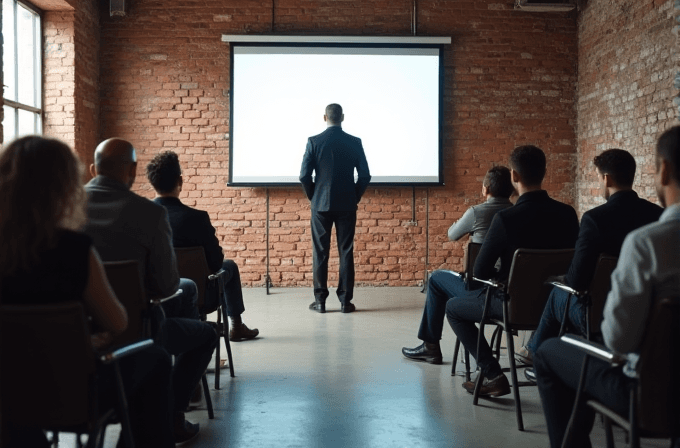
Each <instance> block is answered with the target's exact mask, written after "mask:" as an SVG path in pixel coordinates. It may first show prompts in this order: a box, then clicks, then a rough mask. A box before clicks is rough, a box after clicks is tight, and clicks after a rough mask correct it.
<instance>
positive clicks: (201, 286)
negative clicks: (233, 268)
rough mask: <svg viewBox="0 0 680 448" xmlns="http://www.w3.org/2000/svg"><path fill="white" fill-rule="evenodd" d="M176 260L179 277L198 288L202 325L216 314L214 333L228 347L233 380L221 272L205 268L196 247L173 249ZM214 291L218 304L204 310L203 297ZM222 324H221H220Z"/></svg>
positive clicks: (217, 379) (201, 252)
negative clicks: (215, 331)
mask: <svg viewBox="0 0 680 448" xmlns="http://www.w3.org/2000/svg"><path fill="white" fill-rule="evenodd" d="M175 257H176V258H177V267H178V269H179V275H180V276H181V277H183V278H189V279H191V280H193V281H194V282H195V283H196V286H197V287H198V310H199V312H200V314H201V319H202V320H203V321H205V320H207V315H208V314H210V313H214V312H216V311H217V333H218V335H219V336H220V337H221V338H223V339H224V345H225V346H226V347H227V358H228V361H229V374H230V375H231V377H232V378H233V377H234V360H233V358H232V354H231V344H230V343H229V318H228V316H227V304H226V296H225V292H224V283H223V281H224V279H223V277H222V275H221V274H222V273H223V272H224V271H223V270H222V269H220V270H219V271H218V272H216V273H214V274H211V273H210V269H209V268H208V262H207V260H206V258H205V251H204V250H203V248H202V247H201V246H195V247H181V248H180V247H176V248H175ZM211 290H212V291H217V294H218V300H217V301H216V306H214V307H211V308H207V307H206V305H205V297H206V294H207V293H209V291H211ZM222 320H224V322H223V321H222ZM219 388H220V344H217V350H216V353H215V389H219Z"/></svg>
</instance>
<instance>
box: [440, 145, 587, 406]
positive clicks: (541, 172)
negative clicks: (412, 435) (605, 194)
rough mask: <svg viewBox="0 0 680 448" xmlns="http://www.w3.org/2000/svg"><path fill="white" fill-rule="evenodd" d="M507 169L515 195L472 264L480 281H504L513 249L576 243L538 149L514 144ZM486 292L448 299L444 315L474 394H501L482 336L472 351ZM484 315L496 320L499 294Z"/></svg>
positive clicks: (505, 390) (571, 219) (500, 379)
mask: <svg viewBox="0 0 680 448" xmlns="http://www.w3.org/2000/svg"><path fill="white" fill-rule="evenodd" d="M510 170H511V171H510V174H511V177H512V183H513V185H514V186H515V189H516V190H517V192H518V193H519V198H518V199H517V202H516V203H515V205H514V206H513V207H510V208H507V209H505V210H501V211H500V212H498V213H496V216H495V217H494V219H493V221H492V222H491V227H490V228H489V231H488V232H487V234H486V239H485V240H484V244H482V247H481V249H480V251H479V255H478V256H477V260H476V262H475V268H474V276H475V277H477V278H479V279H482V280H487V279H491V278H495V279H498V280H501V281H506V280H507V278H508V276H509V275H510V266H511V265H512V259H513V256H514V254H515V251H516V250H517V249H519V248H526V249H570V248H573V247H574V244H575V243H576V237H577V235H578V228H579V226H578V217H577V216H576V212H575V211H574V209H573V207H571V206H569V205H567V204H563V203H562V202H559V201H556V200H554V199H552V198H550V197H549V196H548V193H547V192H546V191H545V190H543V189H542V188H541V184H542V182H543V177H544V176H545V172H546V159H545V154H544V153H543V151H542V150H541V149H540V148H538V147H536V146H532V145H527V146H520V147H517V148H515V149H514V150H513V151H512V154H511V155H510ZM499 257H500V259H501V266H500V270H499V271H498V272H497V271H496V269H495V265H496V261H497V260H498V258H499ZM486 290H487V288H482V289H479V290H477V294H476V295H474V296H471V297H464V298H456V299H453V300H449V301H448V302H447V304H446V316H447V318H448V320H449V324H450V325H451V328H452V329H453V331H454V332H455V333H456V337H457V338H458V339H459V340H460V341H461V343H462V344H463V346H464V347H465V349H466V350H467V351H468V352H469V353H470V354H471V355H472V356H474V357H475V359H476V361H477V366H478V367H479V368H480V369H481V371H482V373H483V374H484V381H483V383H482V386H481V390H480V393H481V394H482V395H485V396H501V395H507V394H509V393H510V384H509V383H508V379H507V378H506V376H505V375H504V374H503V372H502V371H501V366H500V365H499V364H498V361H497V360H496V358H495V357H494V356H493V352H492V351H491V348H490V347H489V344H488V343H487V341H486V340H485V339H484V338H482V340H481V343H480V346H479V352H477V339H478V334H479V330H478V328H477V326H476V325H475V324H476V323H478V322H480V321H481V319H482V312H483V308H484V300H485V294H486ZM488 313H489V317H490V318H499V319H500V318H502V304H501V299H500V298H498V297H495V296H494V297H492V299H491V303H490V310H489V311H488ZM463 387H464V388H465V390H467V391H468V392H470V393H473V391H474V387H475V383H474V382H473V381H467V382H465V383H463Z"/></svg>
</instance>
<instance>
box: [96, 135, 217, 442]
mask: <svg viewBox="0 0 680 448" xmlns="http://www.w3.org/2000/svg"><path fill="white" fill-rule="evenodd" d="M90 173H91V174H92V176H94V179H92V180H91V181H90V182H88V183H87V185H85V191H86V193H87V217H88V222H87V225H86V227H85V233H87V235H88V236H89V237H90V238H92V241H93V243H94V246H95V247H96V248H97V252H99V254H100V255H101V258H102V260H104V261H121V260H137V261H138V262H139V265H138V266H139V269H140V276H141V279H142V281H143V282H144V287H145V289H146V294H147V296H148V297H166V296H170V295H172V294H174V293H175V292H176V291H177V289H178V288H179V289H182V291H183V294H182V296H181V297H179V298H176V299H173V300H170V301H168V302H166V303H164V304H163V305H161V306H162V307H163V311H164V313H165V315H166V317H167V319H165V320H164V321H163V325H162V326H161V328H160V330H159V333H158V335H157V337H156V339H157V340H158V341H159V342H160V343H161V345H162V346H163V348H165V349H166V350H167V351H168V352H169V353H170V354H172V355H176V357H177V358H176V360H175V365H174V367H173V373H172V385H173V386H172V387H173V392H174V425H175V442H177V443H179V442H182V441H187V440H189V439H191V438H192V437H194V436H195V435H196V434H198V430H199V427H198V424H192V423H189V422H187V421H186V420H185V419H184V410H185V409H186V408H187V406H188V405H189V401H190V399H191V395H192V392H193V390H194V388H195V387H196V385H197V384H198V382H199V381H200V379H201V377H202V376H203V373H204V372H205V370H206V368H207V367H208V363H209V362H210V358H211V357H212V352H213V350H214V349H215V347H216V345H217V341H218V339H217V333H216V332H215V330H214V329H213V328H212V327H211V326H210V325H208V324H206V323H204V322H201V321H200V320H199V315H198V310H197V308H196V300H197V290H196V284H195V283H194V282H192V281H191V280H189V279H180V278H179V274H178V272H177V260H176V259H175V252H174V251H173V249H172V232H171V230H170V225H169V224H168V215H167V212H166V211H165V209H164V208H163V207H161V206H160V205H158V204H154V203H153V202H152V201H149V200H148V199H145V198H143V197H141V196H139V195H137V194H135V193H133V192H132V191H130V187H132V184H133V183H134V181H135V177H136V173H137V156H136V152H135V148H134V147H133V146H132V144H131V143H130V142H127V141H125V140H121V139H117V138H112V139H109V140H106V141H104V142H102V143H100V144H99V146H97V149H96V151H95V153H94V164H93V165H91V166H90Z"/></svg>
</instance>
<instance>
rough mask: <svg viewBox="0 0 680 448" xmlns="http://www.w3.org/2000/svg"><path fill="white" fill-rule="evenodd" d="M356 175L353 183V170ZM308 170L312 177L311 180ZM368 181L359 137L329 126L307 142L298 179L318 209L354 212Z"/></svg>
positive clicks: (319, 210)
mask: <svg viewBox="0 0 680 448" xmlns="http://www.w3.org/2000/svg"><path fill="white" fill-rule="evenodd" d="M355 168H356V169H357V173H358V175H359V178H358V180H357V182H356V184H355V183H354V169H355ZM312 172H316V177H315V179H314V180H312ZM370 181H371V173H370V172H369V170H368V162H367V161H366V155H365V154H364V148H363V146H361V139H359V138H357V137H354V136H351V135H349V134H347V133H346V132H345V131H343V130H342V128H341V127H340V126H330V127H329V128H328V129H326V130H325V131H324V132H322V133H321V134H319V135H315V136H314V137H310V138H309V140H308V141H307V149H306V151H305V155H304V157H303V159H302V169H301V170H300V182H302V187H303V188H304V190H305V193H306V194H307V198H309V200H310V201H311V202H312V210H314V211H318V212H330V211H356V209H357V204H358V203H359V201H360V200H361V196H362V195H363V194H364V192H365V191H366V187H368V183H369V182H370Z"/></svg>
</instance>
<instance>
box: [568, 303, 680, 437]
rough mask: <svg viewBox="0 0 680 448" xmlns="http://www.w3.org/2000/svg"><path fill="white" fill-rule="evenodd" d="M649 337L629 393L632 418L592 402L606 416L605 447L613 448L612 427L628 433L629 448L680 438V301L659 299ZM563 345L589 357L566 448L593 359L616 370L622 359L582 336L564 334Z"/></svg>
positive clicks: (651, 322) (583, 371) (652, 311)
mask: <svg viewBox="0 0 680 448" xmlns="http://www.w3.org/2000/svg"><path fill="white" fill-rule="evenodd" d="M647 322H648V323H647V332H646V335H645V338H644V340H643V341H642V345H641V347H640V358H639V360H638V362H637V365H636V372H635V380H634V381H635V383H634V386H633V387H632V388H631V390H630V405H629V410H628V415H627V416H625V415H620V414H618V413H616V412H614V411H613V410H612V409H610V408H608V407H607V406H605V405H604V404H602V403H600V402H599V401H597V400H594V399H588V400H587V401H586V405H587V406H589V407H591V408H593V409H594V410H595V411H596V412H599V413H600V414H602V415H603V417H604V423H605V433H606V436H607V447H608V448H613V447H614V437H613V433H612V423H615V424H616V425H618V426H620V427H622V428H624V429H625V430H626V431H627V432H628V439H629V440H630V446H631V447H633V448H638V447H639V446H640V438H641V437H650V438H670V439H671V444H672V443H673V440H674V439H677V438H678V437H680V386H678V384H677V374H678V367H679V366H678V356H680V340H679V339H680V333H678V325H680V298H679V297H672V298H663V299H660V300H658V301H657V302H656V303H655V304H654V306H653V308H652V310H651V313H650V317H649V320H648V321H647ZM562 340H563V341H564V342H567V343H569V344H572V345H574V346H576V347H578V348H579V349H581V350H583V351H584V352H585V353H586V355H587V356H586V357H585V359H584V361H583V367H582V369H581V377H580V380H579V385H578V389H577V391H576V400H575V403H574V409H573V410H572V415H571V419H570V421H569V426H568V427H567V431H566V432H565V434H564V440H563V441H562V446H563V447H566V446H568V444H569V441H570V438H571V436H572V434H573V422H574V420H575V416H576V414H577V412H578V408H579V407H580V405H581V404H582V402H583V400H584V397H583V395H584V394H583V387H584V385H585V380H586V377H587V371H588V363H589V360H590V358H591V357H595V358H599V359H601V360H603V361H605V362H609V363H612V365H615V364H616V363H617V362H619V361H620V358H618V357H617V356H615V355H614V353H613V352H612V351H610V350H609V349H607V348H606V347H604V346H602V345H600V344H596V343H594V342H590V341H588V340H586V339H584V338H582V337H579V336H572V335H564V336H562Z"/></svg>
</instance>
